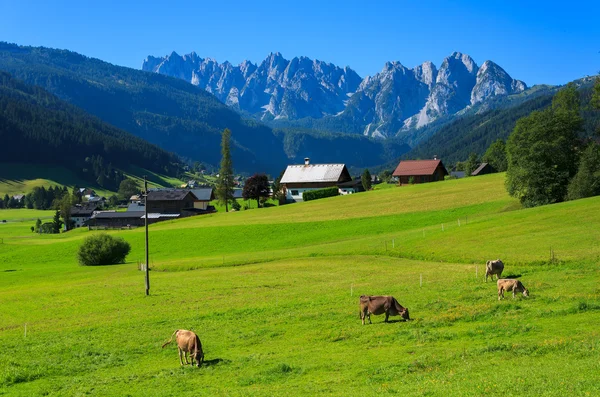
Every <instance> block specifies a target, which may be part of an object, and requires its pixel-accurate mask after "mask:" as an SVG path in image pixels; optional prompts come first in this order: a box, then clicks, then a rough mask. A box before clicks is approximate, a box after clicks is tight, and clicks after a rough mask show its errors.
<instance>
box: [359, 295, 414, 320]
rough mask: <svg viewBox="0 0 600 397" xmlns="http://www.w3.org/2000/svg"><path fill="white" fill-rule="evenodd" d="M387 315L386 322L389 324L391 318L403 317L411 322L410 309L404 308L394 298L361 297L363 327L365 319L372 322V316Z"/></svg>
mask: <svg viewBox="0 0 600 397" xmlns="http://www.w3.org/2000/svg"><path fill="white" fill-rule="evenodd" d="M383 313H385V322H386V323H387V322H388V317H389V316H402V318H403V319H405V320H410V317H409V315H408V308H405V307H402V305H401V304H400V303H398V301H397V300H396V298H394V297H393V296H370V295H362V296H361V297H360V319H361V320H362V323H363V325H364V324H365V317H368V318H369V324H372V322H371V314H375V315H379V314H383Z"/></svg>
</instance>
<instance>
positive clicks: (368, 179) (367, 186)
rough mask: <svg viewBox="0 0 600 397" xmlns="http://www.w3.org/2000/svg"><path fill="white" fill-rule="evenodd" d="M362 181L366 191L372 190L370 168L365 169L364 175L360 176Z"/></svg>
mask: <svg viewBox="0 0 600 397" xmlns="http://www.w3.org/2000/svg"><path fill="white" fill-rule="evenodd" d="M360 181H361V182H362V185H363V188H364V189H365V191H369V190H371V173H370V172H369V169H368V168H365V170H364V171H363V173H362V175H361V176H360Z"/></svg>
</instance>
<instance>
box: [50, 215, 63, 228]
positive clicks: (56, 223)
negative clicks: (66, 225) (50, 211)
mask: <svg viewBox="0 0 600 397" xmlns="http://www.w3.org/2000/svg"><path fill="white" fill-rule="evenodd" d="M62 225H63V221H61V220H60V212H59V211H58V210H56V212H55V213H54V217H53V218H52V233H60V228H61V227H62Z"/></svg>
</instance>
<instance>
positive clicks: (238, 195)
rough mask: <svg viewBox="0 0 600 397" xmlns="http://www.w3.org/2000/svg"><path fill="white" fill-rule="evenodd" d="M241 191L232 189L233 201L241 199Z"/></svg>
mask: <svg viewBox="0 0 600 397" xmlns="http://www.w3.org/2000/svg"><path fill="white" fill-rule="evenodd" d="M242 192H243V191H242V190H241V189H233V198H234V199H241V198H243V197H242Z"/></svg>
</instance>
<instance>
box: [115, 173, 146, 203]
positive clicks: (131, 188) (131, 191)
mask: <svg viewBox="0 0 600 397" xmlns="http://www.w3.org/2000/svg"><path fill="white" fill-rule="evenodd" d="M140 190H141V188H140V187H139V185H138V184H137V182H136V181H134V180H133V179H131V178H126V179H123V180H122V181H121V183H120V184H119V192H118V193H119V195H120V196H121V198H122V199H125V200H129V198H130V197H131V196H133V195H136V194H139V193H140Z"/></svg>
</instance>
